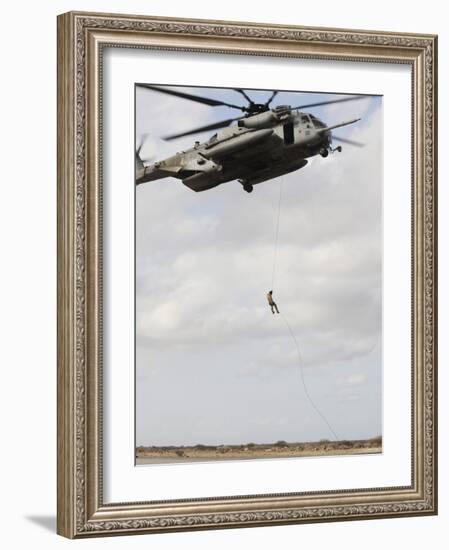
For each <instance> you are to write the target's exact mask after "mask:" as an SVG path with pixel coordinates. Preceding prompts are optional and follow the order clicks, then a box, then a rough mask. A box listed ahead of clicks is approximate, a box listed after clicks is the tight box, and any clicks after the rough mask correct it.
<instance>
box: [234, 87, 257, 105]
mask: <svg viewBox="0 0 449 550" xmlns="http://www.w3.org/2000/svg"><path fill="white" fill-rule="evenodd" d="M234 91H235V92H238V93H239V94H242V96H243V97H244V98H245V99H246V101H248V103H249V104H250V105H251V104H252V103H254V101H253V100H252V99H251V98H250V97H249V95H248V94H247V93H246V92H245V90H242V89H241V88H234Z"/></svg>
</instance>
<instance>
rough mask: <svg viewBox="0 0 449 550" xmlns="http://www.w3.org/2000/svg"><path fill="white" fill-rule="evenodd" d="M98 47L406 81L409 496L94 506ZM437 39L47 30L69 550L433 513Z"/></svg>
mask: <svg viewBox="0 0 449 550" xmlns="http://www.w3.org/2000/svg"><path fill="white" fill-rule="evenodd" d="M104 47H118V48H147V49H158V50H181V51H201V52H204V53H205V54H207V53H217V52H218V53H222V54H224V55H225V54H226V53H230V52H232V53H234V54H240V55H253V56H254V55H265V56H266V55H268V56H277V57H292V58H295V57H296V58H313V59H336V60H353V61H359V62H373V61H375V62H385V63H405V64H408V65H410V66H411V68H412V92H413V93H412V125H413V133H412V134H413V137H412V143H411V147H412V159H413V160H412V162H413V170H412V173H413V177H412V182H411V185H412V205H411V208H412V219H413V223H412V227H411V237H412V266H411V276H412V304H413V307H412V312H411V315H412V327H413V328H412V332H413V333H412V365H411V366H412V388H411V402H412V419H411V426H412V449H411V461H412V483H411V485H410V486H407V487H394V488H382V487H378V488H375V489H360V490H344V491H322V492H315V493H301V494H298V493H288V494H279V495H268V494H263V495H248V496H244V497H219V496H217V497H214V498H207V499H206V498H205V499H193V500H172V501H164V502H150V501H149V502H143V503H117V504H104V502H103V491H102V437H101V435H102V407H101V403H102V275H103V272H102V269H103V267H102V247H101V242H102V178H101V174H102V153H101V125H102V120H101V90H102V73H101V67H102V51H103V48H104ZM436 60H437V37H436V36H433V35H421V34H400V33H386V32H378V31H376V32H374V31H361V30H357V31H355V30H342V29H324V28H305V27H297V26H284V25H264V24H254V23H240V22H239V23H237V22H223V21H202V20H189V19H172V18H162V17H157V18H156V17H141V16H130V15H111V14H96V13H74V12H71V13H66V14H64V15H61V16H59V17H58V521H57V530H58V533H59V534H61V535H64V536H66V537H70V538H83V537H88V536H104V535H117V534H134V533H150V532H162V531H181V530H182V531H184V530H192V529H216V528H230V527H250V526H261V525H279V524H288V523H305V522H318V521H337V520H350V519H370V518H382V517H400V516H415V515H429V514H436V513H437V438H436V427H437V402H436V399H437V394H436V389H437V381H436V368H437V286H436V285H437V265H436V261H437V225H436V224H437V219H436V212H437V208H436V200H437V188H436V185H437V179H436V167H437V158H436V146H437V141H436V140H437V127H436V107H437V96H436V94H437V92H436V90H437V81H436V79H437V67H436Z"/></svg>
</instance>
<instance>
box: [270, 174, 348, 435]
mask: <svg viewBox="0 0 449 550" xmlns="http://www.w3.org/2000/svg"><path fill="white" fill-rule="evenodd" d="M281 203H282V178H280V179H279V200H278V212H277V222H276V236H275V240H274V252H273V271H272V276H271V289H272V290H274V280H275V275H276V263H277V250H278V241H279V222H280V219H281ZM280 315H281V317H282V319H283V321H284V323H285V326H286V327H287V329H288V331H289V333H290V335H291V337H292V338H293V341H294V343H295V346H296V351H297V353H298V363H299V372H300V374H301V381H302V386H303V388H304V393H305V395H306V397H307V399H308V400H309V402H310V404H311V405H312V407H313V409H314V410H315V412H316V413H317V414H318V415H319V416H320V418H321V419H322V420H323V421H324V422H325V424H326V425H327V427H328V428H329V430H330V431H331V432H332V435H333V436H334V437H335V440H336V441H338V439H339V438H338V436H337V434H336V433H335V431H334V430H333V428H332V426H331V425H330V423H329V421H328V420H327V418H326V417H325V416H324V414H323V413H322V412H321V411H320V409H319V408H318V407H317V405H316V404H315V402H314V401H313V399H312V396H311V395H310V393H309V390H308V389H307V384H306V381H305V378H304V370H303V367H304V365H303V360H302V356H301V351H300V349H299V344H298V341H297V339H296V336H295V335H294V334H293V331H292V329H291V327H290V325H289V323H288V321H287V319H286V318H285V316H284V315H283V314H280Z"/></svg>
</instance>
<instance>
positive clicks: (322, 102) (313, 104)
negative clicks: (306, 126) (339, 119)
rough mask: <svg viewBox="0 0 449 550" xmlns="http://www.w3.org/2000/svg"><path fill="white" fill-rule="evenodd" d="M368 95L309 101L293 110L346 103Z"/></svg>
mask: <svg viewBox="0 0 449 550" xmlns="http://www.w3.org/2000/svg"><path fill="white" fill-rule="evenodd" d="M367 97H368V96H366V95H357V96H351V97H344V98H342V99H332V100H331V101H319V102H317V103H307V105H298V106H297V107H292V110H295V109H306V108H308V107H321V106H322V105H332V104H333V103H344V102H345V101H358V100H359V99H366V98H367Z"/></svg>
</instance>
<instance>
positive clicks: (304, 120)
mask: <svg viewBox="0 0 449 550" xmlns="http://www.w3.org/2000/svg"><path fill="white" fill-rule="evenodd" d="M301 122H304V123H305V124H307V123H308V122H310V119H309V115H301Z"/></svg>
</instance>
